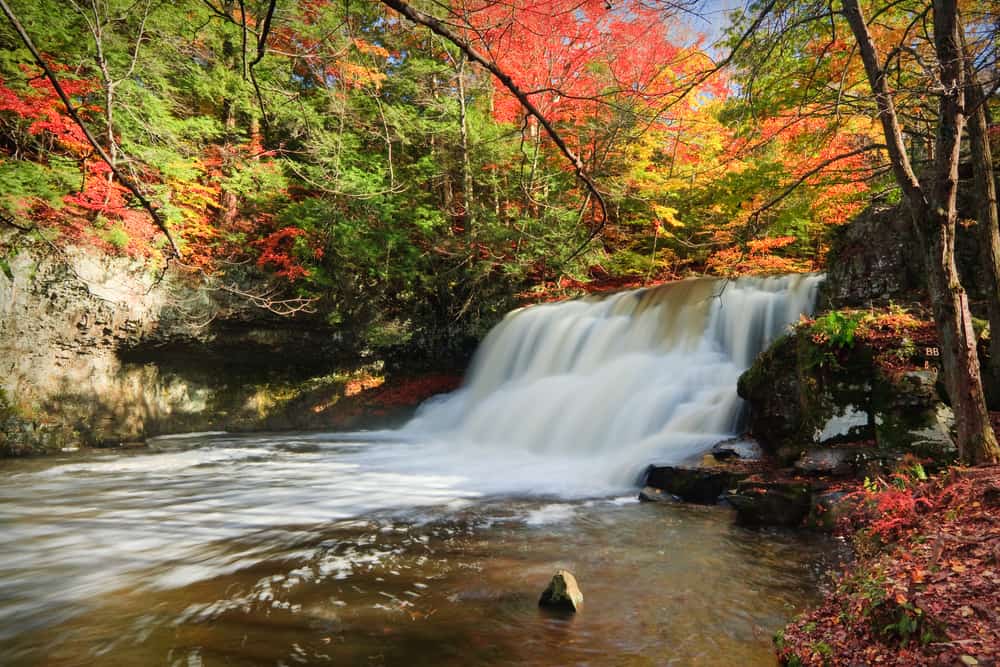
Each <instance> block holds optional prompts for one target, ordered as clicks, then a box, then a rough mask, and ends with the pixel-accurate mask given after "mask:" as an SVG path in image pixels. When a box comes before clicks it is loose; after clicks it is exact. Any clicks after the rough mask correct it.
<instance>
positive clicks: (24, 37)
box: [0, 0, 181, 259]
mask: <svg viewBox="0 0 1000 667" xmlns="http://www.w3.org/2000/svg"><path fill="white" fill-rule="evenodd" d="M0 10H3V13H4V14H5V15H6V16H7V19H8V20H9V21H10V23H11V25H12V26H13V27H14V30H16V31H17V34H18V36H20V38H21V41H22V42H24V45H25V46H26V47H28V50H29V51H30V52H31V55H32V56H33V57H34V58H35V62H37V63H38V65H39V67H41V68H42V71H43V72H45V76H46V77H47V78H48V80H49V82H50V83H51V84H52V87H53V88H54V89H55V91H56V93H57V94H58V95H59V99H61V100H62V103H63V106H65V107H66V113H68V114H69V115H70V118H72V119H73V122H75V123H76V124H77V126H78V127H79V128H80V129H81V130H82V131H83V134H84V136H85V137H87V141H88V142H89V143H90V145H91V146H92V147H93V149H94V151H95V152H96V153H97V154H98V155H99V156H100V157H101V159H102V160H104V162H105V163H106V164H107V165H108V167H109V168H110V169H111V172H112V173H113V174H114V175H115V177H116V178H117V179H118V180H119V182H121V184H122V185H124V186H125V187H126V188H128V190H129V192H131V193H132V194H133V195H135V198H136V199H138V200H139V203H140V204H142V207H143V208H144V209H146V211H147V212H148V213H149V215H150V217H152V218H153V222H154V223H155V224H156V226H157V227H159V228H160V231H161V232H163V235H164V236H166V237H167V241H168V242H169V243H170V248H171V250H172V251H173V254H174V256H175V257H177V258H178V259H179V258H180V257H181V251H180V248H178V247H177V243H176V242H174V237H173V236H172V235H171V234H170V230H169V229H168V228H167V224H166V221H165V220H164V219H163V218H162V217H161V216H160V214H159V213H157V212H156V209H155V208H154V207H153V205H152V204H151V203H150V202H149V200H148V199H146V197H145V195H143V194H142V191H140V190H139V188H138V186H136V184H135V183H133V182H132V180H131V179H129V178H126V177H125V175H124V174H123V173H122V172H121V170H120V169H119V168H118V167H117V166H115V163H114V161H113V160H112V159H111V157H110V156H109V155H108V154H107V152H106V151H105V150H104V148H103V147H102V146H101V144H100V143H99V142H98V141H97V139H96V138H95V137H94V135H93V134H92V133H91V132H90V129H89V128H88V127H87V126H86V125H85V124H84V122H83V119H81V118H80V114H79V113H78V112H77V109H76V107H75V106H73V103H72V102H71V101H70V99H69V96H68V95H66V91H64V90H63V88H62V86H61V85H59V79H58V78H56V75H55V73H54V72H53V71H52V69H51V68H50V67H49V65H48V63H46V62H45V59H44V58H42V55H41V53H39V52H38V49H37V48H36V47H35V43H34V42H33V41H32V40H31V36H30V35H28V33H27V32H26V31H25V29H24V26H22V25H21V22H20V21H18V20H17V16H16V15H15V14H14V12H13V11H12V10H11V8H10V6H9V5H8V4H7V1H6V0H0Z"/></svg>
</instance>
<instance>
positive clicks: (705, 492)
mask: <svg viewBox="0 0 1000 667" xmlns="http://www.w3.org/2000/svg"><path fill="white" fill-rule="evenodd" d="M747 476H748V474H747V473H742V472H736V471H733V470H729V469H726V468H723V467H719V468H715V467H711V468H695V467H682V466H658V465H651V466H649V467H648V468H646V474H645V479H644V482H643V483H644V484H645V486H649V487H653V488H655V489H662V490H663V491H665V492H667V493H670V494H673V495H675V496H677V497H678V498H680V499H681V500H683V501H685V502H689V503H700V504H703V505H712V504H715V503H716V502H718V501H719V496H721V495H722V494H724V493H725V492H726V491H729V490H730V489H732V488H733V487H735V486H736V482H738V481H739V480H741V479H744V478H745V477H747Z"/></svg>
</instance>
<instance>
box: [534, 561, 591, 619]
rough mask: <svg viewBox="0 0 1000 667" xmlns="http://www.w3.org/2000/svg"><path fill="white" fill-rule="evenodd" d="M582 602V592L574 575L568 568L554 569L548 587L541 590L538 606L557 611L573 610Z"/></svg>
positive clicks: (578, 607)
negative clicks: (554, 571)
mask: <svg viewBox="0 0 1000 667" xmlns="http://www.w3.org/2000/svg"><path fill="white" fill-rule="evenodd" d="M582 604H583V593H582V592H580V586H579V585H578V584H577V583H576V577H574V576H573V573H572V572H570V571H569V570H556V573H555V574H554V575H553V576H552V581H550V582H549V585H548V587H547V588H546V589H545V590H544V591H542V597H541V598H540V599H539V600H538V606H539V607H546V608H548V609H556V610H559V611H568V612H575V611H577V610H579V609H580V606H581V605H582Z"/></svg>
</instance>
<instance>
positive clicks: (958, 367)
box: [915, 213, 1000, 465]
mask: <svg viewBox="0 0 1000 667" xmlns="http://www.w3.org/2000/svg"><path fill="white" fill-rule="evenodd" d="M956 218H957V216H956V215H936V214H934V213H930V215H927V216H925V217H924V219H923V220H915V222H916V223H917V225H918V226H919V227H920V228H921V229H922V233H921V237H922V240H923V243H924V246H925V248H926V257H925V260H926V266H927V287H928V291H929V292H930V297H931V304H932V306H933V310H934V323H935V325H936V328H937V334H938V339H939V342H940V348H941V361H942V364H943V366H944V384H945V388H946V389H947V391H948V397H949V398H950V399H951V406H952V410H954V412H955V426H956V429H957V431H958V433H957V435H958V449H959V455H960V456H961V458H962V460H963V461H965V462H966V463H970V464H973V465H976V464H980V463H995V462H997V461H1000V448H998V447H997V441H996V438H995V437H994V435H993V429H992V427H991V425H990V419H989V413H988V412H987V411H986V399H985V395H984V394H983V385H982V378H981V377H980V371H979V358H978V354H977V350H976V334H975V332H974V331H973V328H972V316H971V315H970V313H969V299H968V295H967V294H966V293H965V290H964V289H963V288H962V285H961V283H960V282H959V277H958V268H957V266H956V265H955V222H956Z"/></svg>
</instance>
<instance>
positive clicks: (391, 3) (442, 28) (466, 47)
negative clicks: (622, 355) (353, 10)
mask: <svg viewBox="0 0 1000 667" xmlns="http://www.w3.org/2000/svg"><path fill="white" fill-rule="evenodd" d="M381 2H382V4H384V5H386V6H387V7H391V8H392V9H394V10H396V11H397V12H399V13H400V14H402V15H403V16H405V17H406V18H408V19H409V20H411V21H413V22H414V23H417V24H419V25H422V26H425V27H427V28H429V29H430V30H431V32H434V33H435V34H438V35H440V36H441V37H444V38H445V39H447V40H448V41H449V42H451V43H452V44H454V45H455V46H457V47H458V48H459V49H461V51H462V52H463V53H465V55H466V56H468V58H469V60H472V61H474V62H476V63H478V64H479V65H480V66H482V67H483V68H485V69H486V70H487V71H488V72H489V73H490V74H492V75H493V76H495V77H496V78H497V80H498V81H500V83H502V84H503V85H504V87H505V88H507V90H509V91H510V92H511V94H512V95H514V97H516V98H517V101H518V102H520V104H521V106H522V107H523V108H524V110H525V111H527V112H528V114H530V115H531V116H534V117H535V119H537V120H538V123H539V124H540V125H541V126H542V127H543V128H544V129H545V133H546V134H548V135H549V138H550V139H552V142H553V143H554V144H555V145H556V147H557V148H558V149H559V152H561V153H562V154H563V155H564V156H565V157H566V159H567V160H569V161H570V163H571V164H572V165H573V168H574V170H575V171H576V176H577V178H579V179H580V181H582V182H583V184H584V186H586V188H587V190H588V191H589V192H590V194H592V195H593V196H594V199H595V200H596V201H597V204H598V207H599V208H600V209H601V219H600V221H599V222H598V224H597V225H594V227H593V229H592V230H591V232H590V234H589V236H588V237H587V240H586V241H584V243H583V244H582V245H581V246H580V248H579V249H578V250H576V251H574V252H573V253H572V254H571V255H570V256H569V258H567V259H566V260H564V261H568V260H569V259H572V258H573V257H575V256H576V255H578V254H579V253H580V252H582V251H583V249H584V248H585V247H586V246H587V245H588V244H589V243H590V242H591V241H592V240H593V239H594V238H595V237H596V236H597V235H598V234H600V232H601V230H602V229H603V228H604V225H605V223H607V220H608V207H607V204H606V203H605V201H604V196H603V195H602V194H601V192H600V190H598V188H597V184H596V183H594V181H593V179H592V178H591V177H590V176H589V175H588V174H587V171H586V169H585V168H584V166H583V160H581V159H580V157H579V156H577V154H576V153H574V152H573V150H572V149H571V148H570V147H569V146H568V145H567V144H566V142H565V141H564V140H563V138H562V137H561V136H560V135H559V133H558V132H557V131H556V129H555V128H554V127H553V126H552V123H551V122H549V120H548V119H547V118H546V117H545V115H544V114H542V112H541V111H540V110H539V109H538V107H536V106H535V104H534V103H533V102H532V101H531V99H530V98H529V96H528V93H527V92H525V91H524V90H522V89H521V87H520V86H518V85H517V84H516V83H515V82H514V80H513V79H511V77H510V75H508V74H507V73H506V72H504V71H503V70H502V69H500V68H499V67H497V65H496V64H495V63H494V62H493V61H492V60H490V59H489V58H487V57H486V56H484V55H483V54H481V53H479V51H477V50H476V49H475V48H474V47H473V46H472V45H471V44H469V43H468V41H466V40H465V39H463V38H462V37H461V36H460V35H458V34H457V33H455V31H454V30H452V29H451V28H450V27H448V26H447V25H445V24H444V23H443V22H442V21H441V20H440V19H437V18H435V17H434V16H431V15H430V14H425V13H424V12H422V11H420V10H418V9H414V8H413V7H411V6H410V5H408V4H407V3H405V2H402V1H401V0H381Z"/></svg>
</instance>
